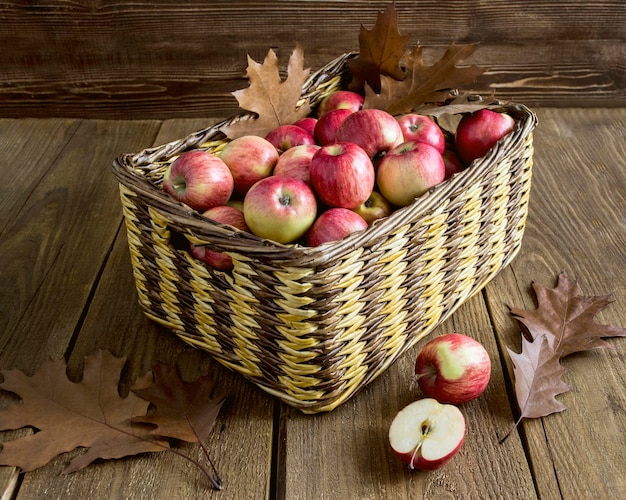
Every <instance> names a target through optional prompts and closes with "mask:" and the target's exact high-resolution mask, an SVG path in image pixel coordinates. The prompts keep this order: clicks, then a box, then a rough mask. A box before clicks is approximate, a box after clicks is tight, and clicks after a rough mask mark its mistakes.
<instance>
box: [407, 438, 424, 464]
mask: <svg viewBox="0 0 626 500" xmlns="http://www.w3.org/2000/svg"><path fill="white" fill-rule="evenodd" d="M421 447H422V441H420V442H419V443H418V444H417V446H416V447H415V449H414V450H413V454H412V455H411V462H409V469H411V470H415V465H413V464H414V463H415V457H416V456H417V452H418V451H420V448H421Z"/></svg>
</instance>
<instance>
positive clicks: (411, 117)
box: [397, 113, 446, 153]
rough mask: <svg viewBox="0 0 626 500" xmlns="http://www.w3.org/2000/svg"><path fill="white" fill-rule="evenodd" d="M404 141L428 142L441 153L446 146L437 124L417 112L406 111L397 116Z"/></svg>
mask: <svg viewBox="0 0 626 500" xmlns="http://www.w3.org/2000/svg"><path fill="white" fill-rule="evenodd" d="M397 120H398V123H399V124H400V128H401V129H402V136H403V137H404V142H408V141H417V142H425V143H426V144H430V145H431V146H433V147H434V148H435V149H436V150H437V151H439V152H440V153H443V150H444V149H445V147H446V138H445V136H444V135H443V131H442V130H441V128H439V125H437V124H436V123H435V121H434V120H433V119H432V118H430V117H429V116H425V115H418V114H417V113H406V114H404V115H401V116H399V117H398V118H397Z"/></svg>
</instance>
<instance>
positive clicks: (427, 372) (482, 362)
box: [415, 333, 491, 404]
mask: <svg viewBox="0 0 626 500" xmlns="http://www.w3.org/2000/svg"><path fill="white" fill-rule="evenodd" d="M415 374H416V377H417V383H418V385H419V386H420V389H422V392H423V393H424V394H425V395H426V396H428V397H431V398H435V399H436V400H437V401H439V402H440V403H452V404H461V403H466V402H467V401H471V400H473V399H476V398H477V397H478V396H480V395H481V394H482V393H483V391H484V390H485V388H486V387H487V384H488V383H489V378H490V377H491V361H490V359H489V353H488V352H487V351H486V349H485V348H484V347H483V346H482V344H481V343H480V342H478V341H476V340H474V339H473V338H471V337H468V336H467V335H463V334H461V333H448V334H445V335H440V336H439V337H435V338H434V339H432V340H430V341H429V342H427V343H426V344H425V345H424V346H423V347H422V348H421V350H420V351H419V353H418V355H417V359H416V360H415Z"/></svg>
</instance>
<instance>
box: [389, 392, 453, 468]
mask: <svg viewBox="0 0 626 500" xmlns="http://www.w3.org/2000/svg"><path fill="white" fill-rule="evenodd" d="M464 440H465V418H464V417H463V414H462V413H461V411H460V410H459V409H458V408H457V407H456V406H454V405H449V404H441V403H439V402H437V401H436V400H434V399H431V398H425V399H420V400H418V401H414V402H413V403H411V404H410V405H408V406H406V407H404V408H403V409H402V410H400V411H399V412H398V414H397V415H396V416H395V417H394V419H393V421H392V422H391V426H390V427H389V444H390V445H391V448H392V449H393V450H394V451H395V453H396V454H397V455H398V456H399V457H400V459H401V460H402V461H403V462H405V463H407V464H408V466H409V468H410V469H421V470H434V469H438V468H440V467H442V466H444V465H445V464H447V463H448V462H449V461H450V460H451V459H452V457H454V455H456V453H457V452H458V451H459V450H460V449H461V445H462V444H463V441H464Z"/></svg>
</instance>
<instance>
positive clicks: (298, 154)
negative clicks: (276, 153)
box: [274, 144, 320, 184]
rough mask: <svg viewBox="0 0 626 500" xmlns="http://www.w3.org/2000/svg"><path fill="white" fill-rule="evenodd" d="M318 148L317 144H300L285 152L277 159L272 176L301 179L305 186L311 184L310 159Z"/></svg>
mask: <svg viewBox="0 0 626 500" xmlns="http://www.w3.org/2000/svg"><path fill="white" fill-rule="evenodd" d="M319 148H320V146H318V145H317V144H302V145H301V146H295V147H293V148H290V149H288V150H287V151H285V152H284V153H283V154H282V155H280V157H279V158H278V162H276V166H275V167H274V175H282V176H284V177H295V178H296V179H301V180H303V181H304V182H306V183H307V184H309V183H310V182H311V174H310V172H309V169H310V167H311V158H313V155H314V154H315V153H316V152H317V150H318V149H319Z"/></svg>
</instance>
